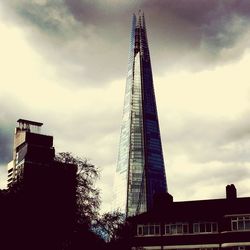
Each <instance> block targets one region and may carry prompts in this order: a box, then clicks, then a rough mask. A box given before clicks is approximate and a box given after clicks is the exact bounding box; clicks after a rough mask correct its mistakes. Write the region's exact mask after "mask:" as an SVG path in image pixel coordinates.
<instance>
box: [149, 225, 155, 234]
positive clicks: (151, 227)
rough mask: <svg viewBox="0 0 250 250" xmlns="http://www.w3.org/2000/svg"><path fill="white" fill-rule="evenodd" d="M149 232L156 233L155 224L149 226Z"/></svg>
mask: <svg viewBox="0 0 250 250" xmlns="http://www.w3.org/2000/svg"><path fill="white" fill-rule="evenodd" d="M149 234H151V235H152V234H154V226H153V225H151V226H149Z"/></svg>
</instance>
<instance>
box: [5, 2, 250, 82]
mask: <svg viewBox="0 0 250 250" xmlns="http://www.w3.org/2000/svg"><path fill="white" fill-rule="evenodd" d="M5 6H7V14H6V15H9V16H12V17H13V18H12V19H13V20H14V21H15V22H19V23H20V24H21V25H22V27H23V28H24V29H29V31H30V35H29V38H28V39H29V40H30V41H31V42H32V43H33V46H35V47H36V48H37V49H40V50H41V53H42V54H43V56H46V57H47V59H48V60H49V61H50V62H51V63H54V65H55V67H56V68H57V69H58V74H63V76H64V78H65V79H70V80H73V82H75V83H76V85H77V84H80V85H81V86H83V85H89V84H92V85H93V84H96V85H101V84H105V83H106V82H108V81H111V80H112V79H115V78H121V77H122V78H124V77H125V75H126V63H127V48H128V43H129V30H130V27H129V26H130V17H131V15H132V13H133V12H136V11H137V10H138V9H139V8H141V9H143V10H144V12H145V13H146V20H147V24H148V33H149V42H150V47H151V54H152V58H153V67H154V71H155V74H160V73H161V72H162V73H163V72H165V70H166V69H167V68H171V67H173V68H176V67H177V66H178V68H182V67H184V68H185V69H187V68H189V69H190V70H202V69H204V68H205V67H206V68H207V67H214V66H216V65H217V64H220V63H225V62H227V61H231V60H234V59H238V58H239V57H240V56H241V55H242V53H243V52H244V50H245V48H246V46H249V45H248V44H246V43H245V42H242V41H244V39H246V36H248V35H249V32H248V29H249V27H250V26H249V24H248V23H249V17H250V4H249V1H247V0H230V1H224V0H220V1H217V0H202V1H201V0H190V1H183V0H176V1H171V0H166V1H161V0H153V1H152V0H150V1H149V0H147V1H121V2H113V1H108V0H107V1H88V0H65V1H62V0H57V1H54V0H53V1H52V0H33V1H17V0H16V1H6V3H5ZM10 13H11V14H10ZM83 79H84V80H83ZM71 84H72V83H71Z"/></svg>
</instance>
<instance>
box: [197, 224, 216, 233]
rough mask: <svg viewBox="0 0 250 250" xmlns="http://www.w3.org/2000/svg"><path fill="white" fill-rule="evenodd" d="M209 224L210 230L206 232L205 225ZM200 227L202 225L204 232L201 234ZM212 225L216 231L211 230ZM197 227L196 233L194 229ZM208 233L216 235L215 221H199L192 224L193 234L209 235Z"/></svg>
mask: <svg viewBox="0 0 250 250" xmlns="http://www.w3.org/2000/svg"><path fill="white" fill-rule="evenodd" d="M207 224H209V225H210V228H211V230H210V231H207V228H206V225H207ZM201 225H204V229H205V231H204V232H203V231H202V232H201ZM213 225H215V227H216V230H213ZM196 226H198V231H195V227H196ZM209 233H218V223H217V222H215V221H212V222H211V221H200V222H195V223H193V234H209Z"/></svg>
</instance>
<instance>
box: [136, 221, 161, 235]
mask: <svg viewBox="0 0 250 250" xmlns="http://www.w3.org/2000/svg"><path fill="white" fill-rule="evenodd" d="M137 235H138V236H145V235H160V225H157V224H148V225H137Z"/></svg>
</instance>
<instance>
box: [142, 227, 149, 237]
mask: <svg viewBox="0 0 250 250" xmlns="http://www.w3.org/2000/svg"><path fill="white" fill-rule="evenodd" d="M143 235H148V226H147V225H145V226H143Z"/></svg>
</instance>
